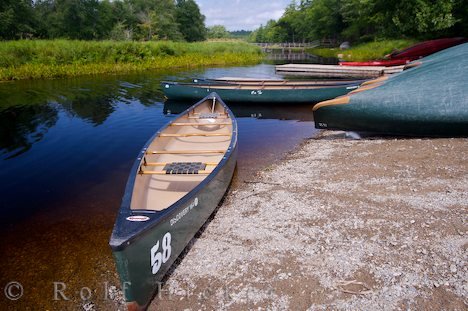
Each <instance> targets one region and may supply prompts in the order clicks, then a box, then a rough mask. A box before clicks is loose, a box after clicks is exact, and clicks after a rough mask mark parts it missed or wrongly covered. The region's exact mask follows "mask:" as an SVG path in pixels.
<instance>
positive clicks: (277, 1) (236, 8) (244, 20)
mask: <svg viewBox="0 0 468 311" xmlns="http://www.w3.org/2000/svg"><path fill="white" fill-rule="evenodd" d="M195 2H197V4H198V6H199V7H200V10H201V12H202V14H203V15H205V17H206V20H205V24H206V26H213V25H223V26H225V27H226V28H227V29H228V30H231V31H232V30H241V29H244V30H254V29H256V28H258V27H260V25H261V24H263V25H265V24H266V22H267V21H268V20H270V19H275V20H276V19H278V18H280V17H281V15H283V12H284V10H285V9H286V7H287V6H288V5H289V4H290V3H291V0H218V1H216V0H195Z"/></svg>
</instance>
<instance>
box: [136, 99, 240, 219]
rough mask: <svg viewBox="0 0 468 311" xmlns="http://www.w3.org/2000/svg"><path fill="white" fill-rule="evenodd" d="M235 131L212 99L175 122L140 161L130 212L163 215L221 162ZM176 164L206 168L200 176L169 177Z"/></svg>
mask: <svg viewBox="0 0 468 311" xmlns="http://www.w3.org/2000/svg"><path fill="white" fill-rule="evenodd" d="M232 131H233V126H232V120H231V118H230V116H229V114H228V113H227V111H226V109H225V108H224V106H223V105H222V104H220V103H219V102H217V101H216V100H215V101H213V99H208V100H205V101H204V102H202V103H201V104H200V105H197V106H195V107H194V108H193V109H192V110H190V111H189V112H188V113H186V114H184V115H182V116H180V117H178V118H176V119H175V120H173V121H172V122H171V125H169V126H167V127H166V128H165V129H164V130H162V131H161V133H159V135H157V136H156V138H155V139H154V140H153V141H152V142H151V143H150V145H149V147H148V148H147V150H146V155H145V156H144V158H142V160H141V163H140V173H139V174H138V175H137V176H136V179H135V184H134V188H133V194H132V202H131V205H130V208H131V209H132V210H152V211H161V210H164V209H166V208H168V207H169V206H171V205H172V204H174V203H175V202H176V201H178V200H179V199H181V198H182V197H183V196H185V195H186V194H187V193H188V192H190V191H191V190H192V189H194V188H195V187H196V186H197V185H198V184H199V183H200V182H202V181H203V180H204V179H205V178H206V177H207V176H208V174H209V172H211V171H212V170H213V169H214V168H215V167H216V166H217V165H218V163H219V162H220V161H221V160H222V158H223V156H224V154H225V152H226V150H227V149H228V148H229V145H230V142H231V137H232ZM153 152H155V153H153ZM174 162H201V163H203V164H206V168H205V169H203V170H200V171H199V172H198V174H166V171H164V170H163V169H164V167H165V165H166V164H167V163H174Z"/></svg>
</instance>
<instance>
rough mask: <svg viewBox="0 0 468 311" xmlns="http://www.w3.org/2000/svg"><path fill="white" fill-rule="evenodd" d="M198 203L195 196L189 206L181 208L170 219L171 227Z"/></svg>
mask: <svg viewBox="0 0 468 311" xmlns="http://www.w3.org/2000/svg"><path fill="white" fill-rule="evenodd" d="M197 205H198V198H195V199H194V200H193V202H192V203H190V205H189V206H187V207H186V208H184V209H183V210H181V211H180V212H179V213H178V214H177V215H176V216H175V217H174V218H172V219H171V221H170V223H171V227H172V226H173V225H175V224H176V223H177V222H178V221H179V220H181V219H182V217H184V216H185V215H187V214H188V213H189V212H190V211H191V210H192V209H193V208H194V207H196V206H197Z"/></svg>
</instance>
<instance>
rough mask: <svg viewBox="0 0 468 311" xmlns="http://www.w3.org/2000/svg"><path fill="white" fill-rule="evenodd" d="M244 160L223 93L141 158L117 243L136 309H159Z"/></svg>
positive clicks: (172, 126)
mask: <svg viewBox="0 0 468 311" xmlns="http://www.w3.org/2000/svg"><path fill="white" fill-rule="evenodd" d="M236 158H237V123H236V119H235V118H234V115H233V114H232V112H231V111H230V110H229V108H228V107H227V106H226V104H225V103H224V102H223V101H222V100H221V98H220V97H219V96H218V95H217V94H216V93H211V94H209V95H208V96H207V97H205V98H204V99H202V100H201V101H199V102H198V103H196V104H195V105H193V106H192V107H190V108H188V109H187V110H185V111H184V112H183V113H181V114H180V115H179V116H178V117H176V118H175V119H174V120H173V121H171V122H169V123H168V124H167V125H166V126H164V127H163V128H161V129H159V130H158V131H157V132H156V133H155V134H154V136H153V137H151V139H150V140H149V141H148V142H147V143H146V144H145V146H144V147H143V149H142V150H141V151H140V153H139V154H138V156H137V159H136V160H135V162H134V164H133V167H132V169H131V172H130V176H129V179H128V182H127V186H126V189H125V194H124V196H123V199H122V204H121V207H120V210H119V213H118V216H117V220H116V222H115V226H114V230H113V232H112V236H111V239H110V246H111V248H112V252H113V255H114V259H115V262H116V266H117V270H118V273H119V276H120V279H121V283H122V289H123V291H124V295H125V299H126V301H127V306H128V308H129V310H140V309H145V308H146V307H147V306H148V304H149V303H150V302H151V299H152V297H153V295H154V294H155V292H156V291H157V290H158V288H160V287H161V283H160V282H161V280H162V279H163V277H164V276H165V274H166V273H167V271H168V270H169V268H170V267H171V265H172V264H173V263H174V261H175V259H176V258H177V257H178V256H179V255H180V254H181V252H182V251H183V250H184V248H185V247H186V246H187V244H188V243H189V241H190V240H191V239H192V238H193V236H194V235H195V234H196V233H197V232H198V230H199V229H200V228H201V227H202V225H203V224H204V223H205V222H206V220H207V219H208V218H209V217H210V215H211V214H212V213H213V211H214V210H215V209H216V207H217V206H218V204H219V202H220V201H221V199H222V198H223V196H224V194H225V192H226V190H227V188H228V186H229V184H230V182H231V179H232V176H233V173H234V168H235V166H236Z"/></svg>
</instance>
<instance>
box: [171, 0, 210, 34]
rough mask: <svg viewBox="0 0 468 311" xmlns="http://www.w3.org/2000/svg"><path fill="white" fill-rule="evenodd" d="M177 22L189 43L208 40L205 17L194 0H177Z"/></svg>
mask: <svg viewBox="0 0 468 311" xmlns="http://www.w3.org/2000/svg"><path fill="white" fill-rule="evenodd" d="M176 20H177V22H178V23H179V25H180V32H181V33H182V35H183V36H184V38H185V40H187V41H189V42H193V41H203V40H205V39H206V29H205V16H203V15H202V14H201V13H200V8H199V7H198V5H197V4H196V3H195V1H193V0H177V10H176Z"/></svg>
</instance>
